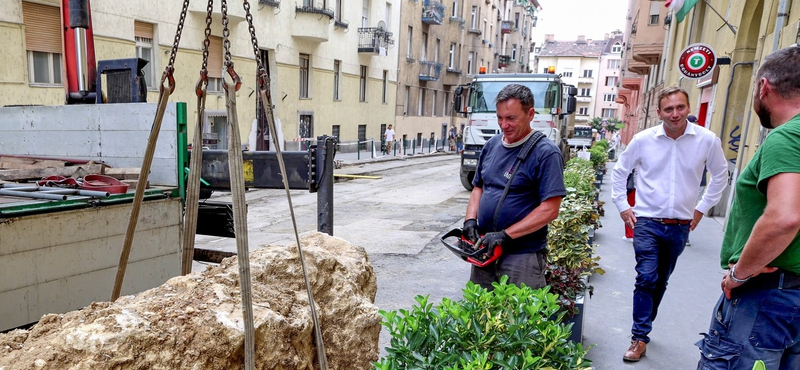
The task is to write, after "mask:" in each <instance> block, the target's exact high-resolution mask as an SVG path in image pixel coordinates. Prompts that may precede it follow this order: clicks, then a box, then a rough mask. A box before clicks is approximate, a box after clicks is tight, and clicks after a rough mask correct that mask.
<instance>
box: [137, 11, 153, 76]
mask: <svg viewBox="0 0 800 370" xmlns="http://www.w3.org/2000/svg"><path fill="white" fill-rule="evenodd" d="M133 36H134V38H135V39H136V56H137V57H138V58H142V59H144V60H146V61H148V63H147V64H146V65H145V66H144V68H143V69H142V72H144V81H145V83H146V84H147V87H149V88H151V89H152V88H153V87H154V86H155V85H156V82H155V77H154V76H155V71H156V69H155V67H156V61H155V60H154V58H153V24H152V23H144V22H139V21H134V22H133Z"/></svg>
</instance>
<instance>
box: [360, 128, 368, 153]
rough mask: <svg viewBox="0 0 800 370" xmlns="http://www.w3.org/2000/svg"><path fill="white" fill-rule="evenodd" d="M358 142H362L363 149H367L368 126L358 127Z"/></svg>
mask: <svg viewBox="0 0 800 370" xmlns="http://www.w3.org/2000/svg"><path fill="white" fill-rule="evenodd" d="M358 141H360V142H361V145H359V146H360V147H361V149H366V148H367V143H366V142H365V141H367V125H358Z"/></svg>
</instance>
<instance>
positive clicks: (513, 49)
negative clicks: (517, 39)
mask: <svg viewBox="0 0 800 370" xmlns="http://www.w3.org/2000/svg"><path fill="white" fill-rule="evenodd" d="M511 60H517V44H513V45H512V46H511Z"/></svg>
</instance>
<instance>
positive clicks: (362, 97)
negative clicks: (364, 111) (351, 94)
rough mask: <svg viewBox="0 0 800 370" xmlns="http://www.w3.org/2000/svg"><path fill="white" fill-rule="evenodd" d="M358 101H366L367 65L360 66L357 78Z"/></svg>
mask: <svg viewBox="0 0 800 370" xmlns="http://www.w3.org/2000/svg"><path fill="white" fill-rule="evenodd" d="M358 101H360V102H365V101H367V66H361V76H360V78H359V80H358Z"/></svg>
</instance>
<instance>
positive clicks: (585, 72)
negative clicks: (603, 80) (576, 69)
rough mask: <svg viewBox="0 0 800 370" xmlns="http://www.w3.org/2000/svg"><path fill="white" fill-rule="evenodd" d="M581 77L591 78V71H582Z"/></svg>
mask: <svg viewBox="0 0 800 370" xmlns="http://www.w3.org/2000/svg"><path fill="white" fill-rule="evenodd" d="M583 77H592V70H591V69H584V70H583Z"/></svg>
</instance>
